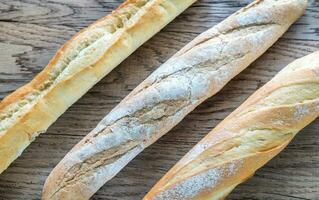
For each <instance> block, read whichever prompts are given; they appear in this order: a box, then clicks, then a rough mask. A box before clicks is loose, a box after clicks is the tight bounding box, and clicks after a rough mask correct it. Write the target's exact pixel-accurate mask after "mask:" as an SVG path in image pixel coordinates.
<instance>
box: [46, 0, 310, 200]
mask: <svg viewBox="0 0 319 200" xmlns="http://www.w3.org/2000/svg"><path fill="white" fill-rule="evenodd" d="M256 2H259V3H258V4H257V3H256V5H255V6H252V7H251V8H247V9H246V10H241V11H239V12H237V13H235V14H234V15H232V16H231V17H229V18H227V19H226V20H224V21H223V22H221V23H220V24H218V25H217V26H215V27H213V28H212V29H210V30H208V31H206V32H204V33H203V34H201V35H200V36H198V37H197V38H195V39H194V40H193V41H192V42H190V43H189V44H188V45H186V46H185V47H184V48H183V49H182V50H181V51H179V52H178V53H177V54H175V55H174V56H173V57H172V58H171V59H169V60H168V61H167V62H166V63H164V64H163V65H162V66H161V67H159V68H158V69H157V70H156V71H155V72H154V73H152V74H151V75H150V76H149V77H148V78H147V79H146V80H145V81H144V82H142V83H141V84H140V85H139V86H138V87H137V88H135V89H134V90H133V91H132V92H131V93H130V94H129V95H128V96H127V97H126V98H125V99H124V100H123V101H122V102H121V103H120V104H119V105H118V106H117V107H115V108H114V109H113V110H112V111H111V112H110V113H109V114H108V115H107V116H106V117H105V118H104V119H103V120H102V121H101V122H100V123H99V124H98V126H97V127H96V128H95V129H94V130H93V131H92V132H91V133H89V134H88V135H87V136H86V137H85V138H84V139H83V140H82V141H81V142H80V143H78V144H77V145H76V146H75V147H74V148H73V149H72V150H71V151H70V152H69V153H68V154H67V155H66V156H65V157H64V159H63V160H62V161H61V162H60V163H59V164H58V165H57V166H56V167H55V169H54V170H53V171H52V172H51V174H50V175H49V177H48V179H47V181H46V183H45V186H44V189H43V199H73V198H75V197H76V199H88V198H89V197H91V196H92V195H93V194H94V193H95V192H96V191H97V190H98V189H99V188H100V187H101V186H102V185H103V184H104V183H105V182H107V181H108V180H110V179H111V178H113V177H114V176H115V175H116V174H117V173H118V172H119V171H120V170H121V169H122V168H123V167H124V166H125V165H126V164H127V163H128V162H129V161H130V160H132V159H133V158H134V157H135V156H136V155H137V154H138V153H140V152H141V151H142V150H143V149H144V148H146V147H147V146H149V145H150V144H152V143H153V142H155V141H156V140H157V139H158V138H160V137H161V136H162V135H164V134H165V133H167V132H168V131H169V130H170V129H171V128H173V127H174V126H175V125H176V124H177V123H178V122H180V121H181V120H182V119H183V117H184V116H186V115H187V114H188V113H189V112H191V111H192V110H193V109H194V108H195V107H196V106H197V105H199V104H200V103H202V102H203V101H204V100H205V99H207V98H208V97H210V96H212V95H214V94H215V93H217V92H218V91H219V90H220V89H221V88H222V87H223V86H224V85H225V84H226V83H227V82H228V81H229V80H231V79H232V78H233V77H234V76H236V75H237V74H238V73H239V72H240V71H242V70H243V69H245V68H246V67H247V66H248V65H249V64H250V63H252V62H253V61H254V60H255V59H256V58H258V57H259V56H260V55H262V54H263V53H264V52H265V51H266V50H267V49H268V48H269V47H270V46H271V45H272V44H273V43H274V42H275V41H276V40H277V39H278V38H279V37H280V36H281V35H282V34H283V33H284V32H285V31H286V30H287V29H288V27H289V26H290V25H291V24H292V23H293V22H294V21H295V20H296V19H297V18H298V17H299V16H300V15H301V14H302V13H303V11H304V9H305V4H306V3H305V1H301V0H284V1H275V0H265V1H256ZM79 191H80V192H79Z"/></svg>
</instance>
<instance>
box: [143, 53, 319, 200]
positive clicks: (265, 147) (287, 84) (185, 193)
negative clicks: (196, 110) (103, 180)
mask: <svg viewBox="0 0 319 200" xmlns="http://www.w3.org/2000/svg"><path fill="white" fill-rule="evenodd" d="M318 116H319V51H318V52H316V53H313V54H310V55H308V56H306V57H304V58H301V59H299V60H296V61H295V62H293V63H291V64H290V65H288V66H287V67H286V68H284V69H283V70H282V71H281V72H279V74H278V75H277V76H275V77H274V78H273V79H272V80H271V81H270V82H268V83H267V84H266V85H265V86H264V87H262V88H261V89H259V90H258V91H257V92H255V93H254V94H253V95H252V96H251V97H250V98H248V100H247V101H246V102H245V103H243V104H242V105H241V106H240V107H239V108H238V109H237V110H235V111H234V112H233V113H232V114H231V115H230V116H228V117H227V118H226V119H225V120H224V121H222V122H221V123H220V124H219V125H218V126H217V127H216V128H215V129H214V130H212V131H211V132H210V133H209V134H208V135H207V136H206V137H205V138H204V139H203V140H202V141H200V142H199V143H198V144H197V145H196V146H195V147H194V148H193V149H192V150H191V151H190V152H189V153H188V154H186V156H185V157H184V158H183V159H182V160H180V161H179V162H178V163H177V164H176V165H175V166H174V167H173V168H172V169H171V170H170V171H169V172H168V173H167V174H166V175H165V176H164V177H163V178H162V179H161V180H160V181H159V182H158V183H157V184H156V185H155V186H154V188H153V189H152V190H151V191H150V192H149V193H148V194H147V195H146V197H145V198H144V199H145V200H173V199H174V200H176V199H184V200H187V199H192V200H194V199H200V200H204V199H209V200H218V199H223V198H224V197H225V196H226V195H228V194H229V193H230V192H231V191H232V190H233V189H234V188H235V187H236V186H237V185H238V184H240V183H242V182H244V181H245V180H247V179H248V178H249V177H251V176H252V175H253V174H254V173H255V171H256V170H257V169H259V168H260V167H262V166H263V165H264V164H265V163H267V162H268V161H269V160H270V159H272V158H273V157H274V156H276V155H277V154H278V153H279V152H280V151H281V150H283V149H284V148H285V147H286V146H287V144H288V143H289V142H290V141H291V140H292V139H293V138H294V136H295V135H296V134H297V133H298V132H299V131H300V130H301V129H302V128H304V127H305V126H307V125H308V124H309V123H311V122H312V121H313V120H315V119H316V118H317V117H318Z"/></svg>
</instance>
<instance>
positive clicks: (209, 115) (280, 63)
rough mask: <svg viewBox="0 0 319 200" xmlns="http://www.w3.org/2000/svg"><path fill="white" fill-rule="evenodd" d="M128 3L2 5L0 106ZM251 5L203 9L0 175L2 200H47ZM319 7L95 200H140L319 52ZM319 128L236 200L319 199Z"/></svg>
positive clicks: (82, 0) (114, 75) (204, 0)
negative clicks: (196, 44)
mask: <svg viewBox="0 0 319 200" xmlns="http://www.w3.org/2000/svg"><path fill="white" fill-rule="evenodd" d="M121 2H122V0H121V1H120V0H77V1H73V0H1V1H0V98H1V99H2V98H3V97H5V96H6V95H8V94H9V93H11V92H12V91H14V90H15V89H17V88H18V87H19V86H21V85H23V84H25V83H27V82H29V81H30V80H31V79H32V78H33V77H34V76H35V75H36V74H37V73H38V72H40V71H41V70H42V68H43V67H44V66H45V65H46V64H47V63H48V61H49V60H50V58H51V57H52V56H53V55H54V53H55V51H56V50H57V49H58V48H59V47H60V46H61V45H62V44H63V43H64V42H65V41H66V40H67V39H69V38H70V37H71V36H72V35H73V34H75V33H76V32H77V31H78V30H80V29H81V28H83V27H86V26H87V25H89V24H90V23H91V22H93V21H95V20H96V19H98V18H100V17H102V16H104V15H106V14H107V13H109V12H110V11H111V10H113V9H114V8H116V7H117V6H118V5H119V4H120V3H121ZM249 2H251V0H240V1H237V0H225V1H217V0H199V1H198V3H196V4H195V5H194V6H192V7H191V8H190V9H188V10H187V11H186V12H184V13H183V14H182V15H181V16H180V17H178V18H177V19H176V20H175V21H173V22H172V23H171V24H169V25H168V26H167V27H166V28H165V29H164V30H163V31H161V32H160V33H159V34H157V35H156V36H155V37H153V38H152V39H151V40H150V41H148V42H147V43H146V44H145V45H143V46H142V47H141V48H139V49H138V50H137V51H136V52H135V53H134V54H133V55H131V56H130V57H129V58H128V59H126V60H125V61H124V62H123V63H122V64H121V65H120V66H119V67H117V68H116V69H115V70H113V71H112V72H111V73H110V74H109V75H108V76H107V77H105V78H104V79H103V80H102V81H101V82H100V83H98V84H97V85H96V86H95V87H93V88H92V89H91V90H90V91H89V92H88V93H87V94H86V95H85V96H84V97H83V98H81V99H80V100H79V101H78V102H77V103H76V104H74V105H73V106H72V107H71V108H70V109H69V110H68V111H67V112H66V113H65V114H64V115H62V116H61V117H60V118H59V120H58V121H57V122H56V123H55V124H54V125H53V126H51V128H50V129H49V130H48V131H47V133H45V134H42V135H41V136H40V137H39V138H37V140H36V141H35V142H34V143H33V144H32V145H31V146H29V147H28V148H27V150H26V151H25V152H24V153H23V155H22V156H21V157H20V158H18V159H17V160H16V161H15V162H14V163H13V164H12V165H11V166H10V168H9V169H8V170H6V171H5V172H4V173H3V174H1V175H0V199H1V200H2V199H4V200H7V199H9V200H10V199H40V195H41V190H42V186H43V183H44V181H45V179H46V177H47V176H48V175H49V172H50V171H51V170H52V168H53V167H54V166H55V165H56V164H57V163H58V162H59V160H60V159H61V158H62V157H63V156H64V155H65V154H66V153H67V152H68V150H70V149H71V148H72V146H73V145H75V144H76V143H77V142H78V141H79V140H80V139H81V138H82V137H83V136H85V135H86V134H87V133H88V132H89V131H90V130H92V129H93V128H94V127H95V125H96V124H97V123H98V122H99V121H100V120H101V119H102V118H103V116H104V115H105V114H107V113H108V112H109V111H110V110H111V109H112V108H113V107H114V106H116V105H117V104H118V103H119V102H120V100H121V99H123V98H124V97H125V96H126V95H127V94H128V93H129V92H130V91H131V90H132V89H133V88H134V87H136V86H137V85H138V84H139V83H140V82H141V81H142V80H144V79H145V78H146V77H147V76H148V75H149V74H150V73H151V72H152V71H154V69H156V68H157V67H158V66H159V65H160V64H161V63H163V62H164V61H166V60H167V59H168V58H169V57H170V56H172V55H173V54H174V53H175V52H176V51H177V50H179V49H180V48H181V47H183V46H184V45H185V44H186V43H187V42H189V41H190V40H192V39H193V38H194V37H195V36H196V35H198V34H199V33H200V32H203V31H205V30H206V29H207V28H209V27H211V26H213V25H215V24H217V23H218V22H220V21H221V20H222V19H224V18H226V17H227V16H229V15H230V14H232V13H233V12H235V11H236V10H238V9H239V8H240V7H243V6H244V5H246V4H248V3H249ZM318 19H319V0H309V8H308V9H307V12H306V14H305V15H304V16H303V17H302V18H301V19H300V20H299V21H298V22H297V23H295V25H294V26H292V27H291V28H290V29H289V31H288V32H287V33H286V34H285V35H284V36H283V38H281V39H280V40H279V41H278V42H277V43H276V44H275V45H274V46H273V47H272V48H271V49H269V50H268V51H267V53H266V54H265V55H263V56H262V57H261V58H260V59H258V60H257V61H256V62H254V64H252V65H251V66H250V67H249V68H248V69H247V70H245V71H244V72H242V73H241V74H240V75H239V76H237V77H236V78H235V79H234V80H233V81H231V82H230V83H229V84H228V85H227V86H226V87H225V88H224V89H223V90H222V91H221V92H220V93H219V94H217V95H216V96H215V97H213V98H210V99H209V100H207V101H206V102H205V103H204V104H202V105H201V106H199V107H198V108H197V109H196V110H195V111H194V112H192V113H191V114H190V115H188V116H187V117H186V118H185V119H184V120H183V121H182V122H181V123H180V124H179V125H178V126H177V127H175V128H174V129H173V130H172V131H170V132H169V133H168V134H167V135H165V136H164V137H163V138H162V139H160V140H159V141H158V142H156V143H155V144H154V145H152V146H151V147H149V148H148V149H146V150H145V151H144V152H143V153H142V154H140V155H139V156H138V157H137V158H136V159H134V160H133V161H132V162H131V163H130V164H129V165H128V166H127V167H126V168H125V169H124V170H123V171H122V172H120V173H119V174H118V175H117V176H116V177H115V178H114V179H113V180H111V181H110V182H108V183H107V184H106V185H105V186H104V187H103V188H102V189H101V190H100V191H99V192H98V193H97V194H96V195H95V196H94V197H93V199H107V200H118V199H121V200H122V199H123V200H135V199H141V198H142V197H143V196H144V195H145V194H146V193H147V191H148V190H149V189H150V188H151V187H152V186H153V185H154V184H155V182H156V181H157V180H159V178H160V177H162V176H163V175H164V174H165V173H166V171H167V170H168V169H169V168H171V167H172V166H173V165H174V164H175V163H176V161H178V160H179V159H180V158H181V157H182V156H183V155H184V154H185V153H186V152H188V151H189V150H190V149H191V148H192V147H193V146H194V145H195V144H196V143H197V142H198V141H199V140H200V139H201V138H202V137H203V136H204V135H206V134H207V133H208V132H209V131H210V130H211V129H212V128H213V127H214V126H216V125H217V124H218V123H219V122H220V121H221V120H222V119H223V118H224V117H226V116H227V115H228V114H229V113H230V112H231V111H233V110H234V109H235V108H236V107H237V106H239V105H240V104H241V103H242V102H243V101H244V100H245V99H246V98H247V97H248V96H249V95H250V94H252V93H253V92H254V91H255V90H256V89H257V88H259V87H260V86H261V85H263V84H264V83H266V82H267V81H268V80H270V79H271V78H272V77H273V76H274V75H275V74H276V73H277V72H278V71H279V70H280V69H282V68H283V67H284V66H285V65H286V64H288V63H289V62H291V61H293V60H294V59H296V58H299V57H302V56H304V55H306V54H309V53H310V52H313V51H315V50H318V49H319V23H318ZM318 129H319V122H318V120H317V121H315V122H314V123H312V124H311V125H310V126H308V127H307V128H306V129H304V130H303V131H302V132H300V133H299V135H298V136H297V137H296V138H295V140H294V141H293V142H292V143H291V144H290V145H289V146H288V147H287V148H286V150H285V151H284V152H282V153H281V154H280V155H279V156H277V157H276V158H275V159H273V160H272V161H271V162H270V163H269V164H267V165H266V166H265V167H263V168H262V169H260V170H259V171H258V172H257V173H256V175H255V176H254V177H253V178H251V179H250V180H249V181H248V182H246V183H244V184H242V185H240V186H239V187H238V188H237V189H236V190H235V191H234V192H233V193H232V194H231V195H230V196H229V198H228V199H230V200H239V199H256V200H259V199H265V200H266V199H278V200H288V199H314V200H316V199H319V134H318V131H317V130H318Z"/></svg>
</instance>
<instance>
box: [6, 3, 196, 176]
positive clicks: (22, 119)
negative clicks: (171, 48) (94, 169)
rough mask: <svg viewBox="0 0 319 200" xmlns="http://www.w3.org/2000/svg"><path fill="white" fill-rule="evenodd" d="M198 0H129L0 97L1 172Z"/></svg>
mask: <svg viewBox="0 0 319 200" xmlns="http://www.w3.org/2000/svg"><path fill="white" fill-rule="evenodd" d="M193 2H195V0H127V1H126V2H125V3H123V4H122V5H121V6H120V7H119V8H117V9H116V10H115V11H113V12H112V13H111V14H110V15H108V16H106V17H104V18H102V19H100V20H99V21H97V22H95V23H94V24H92V25H91V26H89V27H88V28H87V29H84V30H82V31H81V32H79V33H78V34H77V35H75V36H74V37H73V38H72V39H71V40H70V41H68V42H67V43H66V44H65V45H64V46H63V47H62V48H61V49H60V50H59V51H58V52H57V54H56V55H55V56H54V58H53V59H52V60H51V61H50V63H49V64H48V66H47V67H46V68H45V69H44V70H43V71H42V72H41V73H40V74H39V75H38V76H36V77H35V79H34V80H33V81H31V82H30V83H29V84H27V85H25V86H24V87H22V88H20V89H18V90H17V91H15V92H14V93H12V94H11V95H9V96H8V97H6V98H5V99H4V100H3V101H2V102H1V103H0V173H1V172H2V171H3V170H5V169H6V168H7V167H8V166H9V164H10V163H11V162H12V161H13V160H14V159H16V158H17V157H18V156H19V155H20V154H21V152H22V151H23V150H24V149H25V148H26V147H27V146H28V145H29V144H30V142H31V141H32V140H34V138H35V137H36V136H38V135H39V134H40V133H42V132H45V130H46V129H47V128H48V127H49V126H50V125H51V124H52V123H53V122H54V121H55V120H56V119H57V118H58V117H59V116H60V115H61V114H62V113H63V112H65V110H66V109H67V108H68V107H69V106H70V105H72V104H73V103H74V102H75V101H76V100H78V99H79V98H80V97H81V96H82V95H83V94H84V93H85V92H87V90H88V89H90V88H91V87H92V86H93V85H94V84H95V83H96V82H98V81H99V80H100V79H101V78H103V77H104V76H105V75H106V74H108V73H109V72H110V71H111V70H112V69H113V68H114V67H116V66H117V65H118V64H119V63H120V62H122V61H123V60H124V59H125V58H126V57H127V56H129V55H130V54H131V53H132V52H133V51H134V50H135V49H137V48H138V47H139V46H140V45H141V44H143V43H144V42H145V41H146V40H148V39H149V38H150V37H151V36H153V35H154V34H155V33H157V32H158V31H159V30H160V29H161V28H163V27H164V26H165V25H166V24H167V23H168V22H170V21H171V20H173V19H174V18H175V17H176V16H177V15H178V14H180V13H181V12H182V11H183V10H185V9H186V8H187V7H188V6H190V5H191V4H192V3H193Z"/></svg>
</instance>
